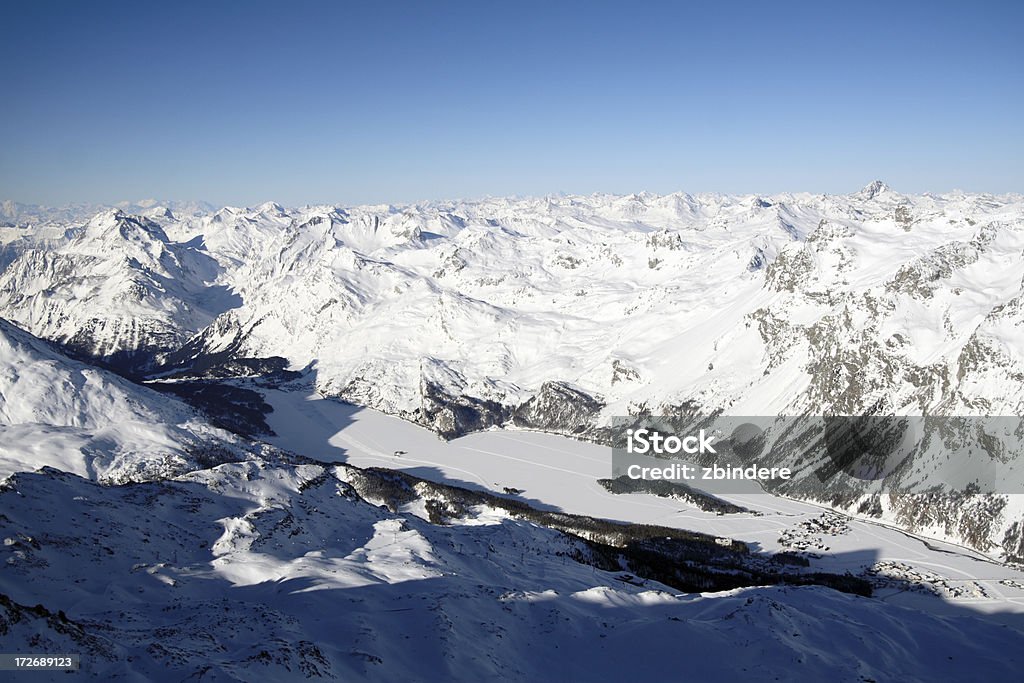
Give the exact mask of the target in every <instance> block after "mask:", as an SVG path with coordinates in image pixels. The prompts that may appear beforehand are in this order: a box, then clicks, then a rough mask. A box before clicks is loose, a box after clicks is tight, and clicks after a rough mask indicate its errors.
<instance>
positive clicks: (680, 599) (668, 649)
mask: <svg viewBox="0 0 1024 683" xmlns="http://www.w3.org/2000/svg"><path fill="white" fill-rule="evenodd" d="M354 474H355V472H354V471H353V470H351V469H349V468H345V467H329V466H320V465H313V464H303V463H289V462H286V461H285V462H282V461H277V462H274V461H268V460H261V461H250V462H246V463H236V464H227V465H221V466H219V467H217V468H214V469H211V470H206V471H201V472H194V473H191V474H188V475H185V476H182V477H179V478H177V479H174V480H171V481H165V482H161V483H149V484H135V485H130V486H125V487H102V486H98V485H96V484H94V483H90V482H87V481H85V480H82V479H80V478H78V477H74V476H71V475H67V474H61V473H58V472H55V471H52V470H47V471H43V472H40V473H37V474H30V475H18V476H17V477H16V478H14V479H13V480H12V481H11V482H10V484H9V486H7V487H6V488H5V489H4V490H0V506H2V509H3V510H4V515H3V516H2V517H0V535H2V536H4V537H5V538H6V539H7V540H6V541H5V543H4V546H3V547H2V549H0V554H2V555H3V562H2V563H0V594H2V596H4V597H0V630H2V631H3V632H4V634H5V635H4V642H5V643H6V644H7V645H8V647H9V648H11V649H12V650H15V651H18V650H27V651H34V649H38V648H39V647H40V644H43V645H44V646H45V647H47V648H52V650H53V651H57V650H60V651H72V652H78V653H81V654H82V659H83V671H84V672H85V674H86V675H89V676H91V677H93V678H97V679H104V680H111V679H120V678H132V677H145V678H148V679H150V680H181V679H184V678H188V677H197V678H203V679H211V680H246V681H253V680H280V679H281V678H282V677H287V678H292V679H296V678H298V679H301V678H326V679H330V680H333V679H338V680H351V679H358V680H371V681H373V680H380V681H393V680H414V681H441V680H474V681H476V680H495V681H497V680H512V681H564V680H580V681H594V682H596V681H606V680H608V681H611V680H624V679H629V678H636V677H662V676H664V675H665V672H666V671H670V670H671V671H685V672H687V674H688V675H690V676H693V677H694V678H696V679H699V680H735V679H737V678H742V679H743V680H765V681H768V680H777V679H778V678H782V679H789V678H792V677H794V676H795V675H799V677H800V678H801V679H807V680H837V681H863V680H876V681H883V680H935V679H942V680H950V681H969V680H978V679H979V678H983V679H985V680H996V681H999V680H1006V681H1009V680H1014V679H1015V677H1016V676H1017V672H1018V671H1019V667H1020V665H1021V661H1020V656H1019V654H1018V653H1019V652H1020V651H1021V647H1020V646H1021V642H1022V638H1024V636H1022V634H1021V633H1020V631H1018V630H1016V629H1015V628H1009V627H1006V626H1002V625H996V624H993V623H991V622H989V621H986V620H983V619H978V618H973V617H969V616H956V617H935V616H930V615H927V614H925V613H923V612H918V611H915V610H909V609H903V608H898V607H893V606H891V605H888V604H886V603H884V602H881V601H877V600H873V599H869V598H859V597H855V596H848V595H845V594H841V593H837V592H835V591H832V590H829V589H825V588H819V587H809V588H782V587H773V588H747V589H740V590H736V591H731V592H725V593H705V594H699V593H691V594H687V593H678V592H677V591H673V590H668V589H666V587H665V586H663V585H660V584H657V583H654V582H645V581H643V580H641V579H638V578H637V577H635V576H631V575H623V573H622V572H605V571H601V570H596V569H594V568H593V567H590V566H587V565H585V564H580V563H578V562H577V561H575V560H573V559H570V555H571V554H572V551H573V548H574V545H577V542H575V541H573V540H571V539H570V538H569V537H566V536H563V535H561V534H558V533H557V532H554V531H551V530H548V529H544V528H541V527H537V526H534V525H532V524H527V523H523V522H520V521H515V520H510V519H507V518H503V517H502V516H501V515H500V514H496V511H493V510H486V509H476V510H473V511H470V512H469V514H468V516H467V517H466V518H465V519H463V520H462V521H460V522H457V523H454V524H449V525H447V526H437V525H433V524H429V523H428V522H426V521H424V520H422V519H420V518H418V517H417V516H416V515H415V514H413V513H412V511H411V510H406V511H402V512H397V513H396V512H389V511H387V510H383V509H381V508H378V507H376V506H373V505H370V504H367V502H365V501H364V500H363V499H362V498H361V497H360V495H359V494H358V493H357V491H356V490H354V489H353V487H352V485H351V484H350V483H349V482H350V481H352V477H353V475H354ZM410 505H411V506H413V507H415V502H412V503H410ZM69 518H76V519H84V520H88V526H87V527H85V533H79V534H71V533H69V531H68V528H67V523H66V520H67V519H69ZM72 577H73V580H69V579H71V578H72ZM37 603H41V604H40V606H38V607H34V608H33V607H28V606H29V605H36V604H37ZM752 643H753V644H754V645H751V644H752ZM681 644H685V647H684V649H683V651H682V654H681V653H680V646H681ZM936 653H942V654H941V656H939V655H937V654H936ZM61 675H63V674H61ZM40 677H41V678H45V676H42V675H41V676H40ZM54 678H56V676H54Z"/></svg>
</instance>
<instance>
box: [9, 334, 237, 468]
mask: <svg viewBox="0 0 1024 683" xmlns="http://www.w3.org/2000/svg"><path fill="white" fill-rule="evenodd" d="M0 437H2V438H0V477H6V476H8V475H10V474H12V473H14V472H20V471H33V470H36V469H38V468H40V467H44V466H50V467H56V468H58V469H61V470H64V471H66V472H74V473H76V474H79V475H82V476H85V477H89V478H93V479H98V480H100V481H107V482H124V481H132V480H140V479H150V478H154V477H160V476H167V475H171V474H176V473H181V472H186V471H189V470H192V469H196V468H197V467H199V466H201V465H204V464H206V465H208V464H209V463H211V462H218V461H221V460H224V459H236V458H239V457H242V455H243V454H245V453H247V452H248V451H249V450H250V449H249V448H248V447H246V446H244V445H243V444H242V442H241V441H240V440H239V439H237V438H236V437H234V436H233V435H231V434H229V433H227V432H224V431H223V430H220V429H217V428H215V427H212V426H211V425H209V424H208V423H207V422H206V420H205V419H204V418H203V417H202V416H200V415H199V414H198V413H197V412H196V411H195V410H193V409H192V408H190V407H189V406H187V405H185V404H183V403H181V402H179V401H176V400H173V399H170V398H168V397H166V396H164V395H162V394H158V393H156V392H154V391H152V390H150V389H146V388H144V387H141V386H138V385H136V384H132V383H131V382H129V381H127V380H125V379H123V378H121V377H119V376H117V375H114V374H113V373H110V372H107V371H105V370H101V369H99V368H96V367H92V366H89V365H86V364H83V363H80V362H77V361H73V360H70V359H69V358H67V357H65V356H63V355H61V354H60V353H58V352H57V351H56V350H54V349H53V348H52V347H51V346H50V345H49V344H47V343H46V342H44V341H41V340H39V339H37V338H35V337H33V336H32V335H30V334H28V333H27V332H24V331H23V330H20V329H18V328H17V327H15V326H14V325H12V324H11V323H9V322H7V321H6V320H2V319H0Z"/></svg>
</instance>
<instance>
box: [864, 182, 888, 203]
mask: <svg viewBox="0 0 1024 683" xmlns="http://www.w3.org/2000/svg"><path fill="white" fill-rule="evenodd" d="M890 191H891V189H890V187H889V186H888V185H886V184H885V183H883V182H882V181H881V180H874V181H872V182H870V183H868V184H867V185H865V186H864V188H863V189H862V190H861V191H860V192H858V193H857V194H856V195H855V196H856V197H857V198H858V199H862V200H864V201H867V200H869V199H874V198H875V197H877V196H878V195H880V194H884V193H885V192H890Z"/></svg>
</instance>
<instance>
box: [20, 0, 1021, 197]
mask: <svg viewBox="0 0 1024 683" xmlns="http://www.w3.org/2000/svg"><path fill="white" fill-rule="evenodd" d="M0 26H3V36H4V37H3V40H2V41H0V77H2V80H0V82H2V84H3V90H2V96H0V102H2V104H0V198H10V199H16V200H18V201H24V202H36V203H49V204H60V203H66V202H77V201H90V202H114V201H119V200H123V199H140V198H143V197H159V198H167V199H205V200H208V201H211V202H214V203H218V204H223V203H230V204H241V205H252V204H255V203H258V202H260V201H264V200H270V199H273V200H276V201H279V202H282V203H286V204H292V205H294V204H301V203H307V202H337V203H344V204H353V203H375V202H392V203H404V202H412V201H418V200H422V199H446V198H470V197H480V196H485V195H513V194H520V195H543V194H547V193H554V192H573V193H590V192H616V193H628V192H634V191H640V190H649V191H653V192H672V191H676V190H683V191H689V192H700V191H719V192H760V193H772V192H778V191H786V190H794V191H797V190H807V191H812V192H851V191H854V190H856V189H858V188H859V187H860V186H862V185H864V184H866V183H867V182H868V181H870V180H872V179H873V178H876V177H879V178H882V179H883V180H885V181H886V182H888V183H889V184H890V185H892V186H894V187H895V188H896V189H898V190H901V191H906V192H920V191H936V192H938V191H946V190H950V189H953V188H961V189H965V190H972V191H992V192H1024V162H1022V160H1024V106H1022V105H1024V38H1022V34H1021V27H1022V26H1024V3H1021V2H972V3H967V2H956V3H953V2H945V1H943V0H938V1H935V2H905V3H899V2H873V1H871V0H862V1H858V2H850V3H827V2H820V1H819V2H682V1H680V2H664V3H662V2H633V3H629V4H628V5H627V3H624V2H623V3H607V2H597V1H594V2H538V3H534V2H528V1H526V0H517V1H515V2H501V3H499V2H488V1H485V0H478V1H477V2H465V3H463V2H426V1H422V2H386V1H379V2H359V3H354V2H352V3H350V2H334V3H327V2H323V3H314V2H303V1H301V0H299V1H296V2H290V3H262V2H188V1H179V2H163V3H156V2H152V3H151V2H123V3H121V2H102V1H97V2H47V1H46V0H35V1H33V2H29V1H27V0H23V1H21V2H13V1H11V2H4V3H3V4H2V7H0Z"/></svg>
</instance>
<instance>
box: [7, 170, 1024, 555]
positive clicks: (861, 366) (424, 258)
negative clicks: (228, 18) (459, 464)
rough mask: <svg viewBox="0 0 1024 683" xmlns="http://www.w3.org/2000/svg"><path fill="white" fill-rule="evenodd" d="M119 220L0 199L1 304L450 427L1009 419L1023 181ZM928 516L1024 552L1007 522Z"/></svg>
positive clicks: (1023, 245) (1018, 386)
mask: <svg viewBox="0 0 1024 683" xmlns="http://www.w3.org/2000/svg"><path fill="white" fill-rule="evenodd" d="M130 208H133V209H135V210H138V211H140V213H137V214H130V213H125V212H124V211H123V210H122V209H119V208H112V209H107V210H105V211H103V212H100V213H98V214H96V215H92V216H86V215H85V213H86V212H87V210H85V209H83V208H82V207H79V208H78V209H74V208H72V209H64V210H44V209H40V208H38V207H36V208H31V207H29V208H26V207H20V206H15V205H10V206H7V205H5V211H6V212H7V213H8V214H9V217H8V221H9V222H10V223H11V224H14V225H17V226H20V227H9V228H3V229H0V233H2V234H3V254H2V259H0V264H3V266H4V268H3V271H2V272H0V317H5V318H7V319H9V320H11V321H13V322H15V323H16V324H17V325H19V326H21V327H23V328H25V329H26V330H28V331H30V332H32V333H33V334H36V335H38V336H40V337H42V338H45V339H48V340H52V341H56V342H59V343H61V344H63V345H65V346H66V347H67V348H68V349H69V350H70V351H71V352H73V353H75V354H76V355H78V356H79V357H83V358H91V359H93V360H95V361H97V362H101V363H105V364H107V365H108V366H110V367H114V368H116V369H119V370H120V371H122V372H128V373H131V374H135V375H139V374H147V373H161V372H162V373H171V372H180V371H183V370H188V369H189V368H191V370H192V372H197V371H200V370H205V369H209V368H210V367H211V366H215V365H218V364H221V365H222V364H223V363H225V362H226V361H229V360H232V359H239V358H243V359H245V358H267V357H282V358H284V359H286V360H287V362H288V363H289V364H290V365H291V366H292V368H293V369H303V368H305V369H307V370H310V371H311V372H313V373H314V374H315V384H316V387H317V389H318V391H320V392H321V393H322V394H323V395H326V396H334V397H338V398H341V399H344V400H347V401H351V402H354V403H357V404H360V405H365V406H369V407H372V408H376V409H379V410H382V411H384V412H387V413H390V414H394V415H398V416H401V417H403V418H405V419H408V420H411V421H414V422H417V423H419V424H423V425H426V426H428V427H430V428H431V429H433V430H435V431H437V432H438V433H439V434H441V435H443V436H446V437H452V436H456V435H459V434H463V433H466V432H469V431H473V430H477V429H482V428H486V427H489V426H493V425H505V424H518V425H521V426H526V427H530V428H537V429H542V430H546V431H553V432H562V433H576V434H583V435H586V434H587V433H588V430H590V429H591V428H593V427H594V426H599V425H602V424H606V423H608V421H609V420H611V418H612V417H613V416H616V415H633V414H638V413H643V412H645V411H650V412H653V413H655V414H658V413H672V412H673V411H678V410H680V409H684V410H686V411H690V412H700V413H705V414H713V413H715V412H717V411H724V412H727V413H730V414H734V415H807V414H840V415H861V414H876V415H877V414H881V415H886V414H895V415H903V414H907V415H1018V414H1021V411H1022V410H1024V343H1022V338H1021V324H1022V321H1024V300H1022V292H1024V288H1022V280H1024V258H1022V255H1024V197H1021V196H1019V195H1010V196H992V195H978V194H965V193H951V194H945V195H917V196H911V195H904V194H901V193H899V192H896V191H894V190H892V189H890V188H888V187H886V186H885V185H884V184H883V183H880V182H875V183H872V184H870V185H869V186H867V187H865V188H864V189H863V190H861V191H859V192H856V193H854V194H850V195H829V196H826V195H810V194H784V195H778V196H770V197H766V196H753V195H751V196H721V195H697V196H691V195H687V194H682V193H678V194H671V195H665V196H656V195H650V194H636V195H629V196H607V195H594V196H568V197H565V196H559V197H546V198H540V199H487V200H481V201H473V202H445V203H429V204H422V205H414V206H407V207H392V206H364V207H333V206H312V207H302V208H296V209H286V208H284V207H281V206H279V205H277V204H274V203H266V204H263V205H260V206H257V207H253V208H231V207H227V208H223V209H220V210H216V211H214V210H209V209H205V208H204V207H202V206H201V205H189V206H185V207H183V208H181V209H179V210H174V209H171V208H167V207H166V206H163V205H156V203H155V202H148V203H146V206H136V207H130ZM800 495H811V496H812V497H813V496H814V492H813V491H811V492H807V491H801V492H800ZM822 498H823V499H824V496H822ZM851 504H853V505H855V504H858V501H856V500H854V501H853V502H852V503H851ZM1011 507H1012V508H1013V509H1016V507H1018V506H1011ZM884 513H885V514H888V512H884ZM972 514H973V513H972ZM1000 514H1002V513H1000ZM925 516H926V517H927V515H925ZM920 517H921V515H920V514H919V513H918V511H916V510H915V511H914V513H912V514H904V515H903V521H904V523H906V524H908V525H909V526H912V527H913V526H915V525H918V523H917V522H915V521H914V520H915V519H918V518H920ZM934 521H935V520H928V521H927V523H925V522H921V523H920V525H919V526H920V527H921V528H923V527H924V526H928V527H933V528H932V529H931V532H938V533H940V535H943V536H945V537H949V538H954V539H955V538H959V539H960V540H964V541H967V542H969V543H972V544H974V545H975V546H977V547H982V548H984V549H986V550H988V551H990V552H993V553H994V554H997V555H998V554H999V553H1000V552H1002V550H1003V549H1006V551H1007V552H1008V553H1009V554H1010V555H1011V556H1016V555H1017V554H1019V553H1020V552H1021V550H1022V549H1021V547H1020V544H1021V542H1022V541H1021V536H1022V534H1020V525H1019V524H1018V525H1017V526H1014V524H1015V523H1017V522H1019V521H1020V520H1018V519H1016V517H1013V516H1007V515H1005V514H1004V515H1003V516H1002V517H1001V518H1000V519H998V520H994V523H989V522H992V521H993V520H987V521H986V523H985V524H984V525H983V527H984V528H983V529H982V530H981V531H979V530H978V529H977V528H972V529H970V530H967V531H966V532H965V531H964V530H963V529H962V528H961V527H962V526H963V525H962V524H961V523H960V521H961V520H959V519H950V520H946V521H947V522H948V524H947V525H946V526H948V527H949V528H948V529H945V530H943V529H937V528H934V527H936V525H935V524H933V523H932V522H934ZM939 526H942V525H941V524H940V525H939ZM1014 530H1016V531H1014Z"/></svg>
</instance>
